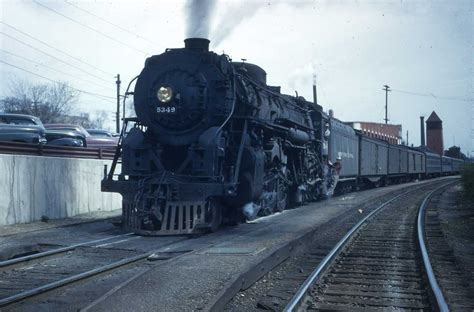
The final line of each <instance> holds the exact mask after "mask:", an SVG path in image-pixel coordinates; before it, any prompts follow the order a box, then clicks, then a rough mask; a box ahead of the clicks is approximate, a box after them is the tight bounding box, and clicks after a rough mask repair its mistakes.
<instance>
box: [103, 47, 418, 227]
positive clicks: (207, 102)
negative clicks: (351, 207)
mask: <svg viewBox="0 0 474 312" xmlns="http://www.w3.org/2000/svg"><path fill="white" fill-rule="evenodd" d="M133 94H134V105H135V111H136V114H137V117H136V118H128V119H127V120H126V121H127V123H128V122H132V123H134V125H133V127H132V128H131V129H130V131H128V133H126V135H125V132H124V131H123V133H122V135H121V138H120V141H119V146H118V149H117V153H116V157H115V159H114V162H113V164H112V168H111V170H110V172H108V173H107V172H106V176H105V178H104V180H103V181H102V190H103V191H108V192H118V193H121V194H122V196H123V215H122V222H123V224H124V226H125V227H126V228H128V229H130V230H133V231H134V232H136V233H139V234H143V235H174V234H191V233H199V232H202V231H214V230H216V229H217V228H218V227H219V226H220V225H221V224H223V223H237V222H240V221H242V220H244V219H253V218H256V217H257V216H260V215H267V214H271V213H274V212H278V211H282V210H284V209H285V208H287V207H289V206H293V205H298V204H301V203H303V202H307V201H313V200H317V199H318V198H322V197H328V196H331V195H332V194H333V193H334V191H335V190H336V186H337V187H338V189H339V190H340V189H342V190H349V189H350V188H352V187H353V186H354V185H356V183H357V182H360V181H361V180H366V181H369V182H370V183H377V181H384V180H385V179H386V178H387V176H388V175H389V171H388V163H389V160H388V159H389V155H388V153H389V149H390V147H389V145H388V143H385V142H382V141H376V140H375V141H374V140H369V139H368V138H364V137H363V136H361V135H359V134H357V133H355V132H354V131H355V130H353V129H352V127H350V126H348V125H346V124H344V123H342V122H341V121H339V120H337V119H335V118H332V117H331V116H328V115H327V114H325V113H324V112H323V110H322V107H321V106H319V105H317V104H315V103H312V102H309V101H306V100H305V99H304V98H303V97H299V96H290V95H286V94H282V93H281V92H280V87H277V86H269V85H267V83H266V73H265V71H264V70H263V69H262V68H260V67H259V66H257V65H254V64H250V63H246V62H232V60H231V59H230V58H229V57H228V56H227V55H225V54H223V55H217V54H216V53H213V52H211V51H209V40H207V39H202V38H190V39H186V40H185V47H184V48H180V49H167V50H166V51H165V52H164V53H163V54H160V55H154V56H152V57H150V58H148V59H147V60H146V62H145V67H144V69H143V70H142V72H141V73H140V75H139V76H138V79H137V82H136V85H135V90H134V92H133ZM124 129H127V127H124ZM362 140H363V141H362ZM367 142H369V143H367ZM367 144H369V145H370V144H375V145H377V146H382V145H383V146H382V147H380V150H383V149H384V148H386V152H387V156H386V161H385V162H386V164H385V166H386V169H385V172H384V171H383V170H382V169H381V166H379V165H376V172H373V170H372V171H371V170H370V168H369V171H368V172H369V174H368V175H367V174H365V175H364V174H363V172H365V171H361V170H360V169H361V164H360V162H361V159H360V158H362V157H359V155H362V154H360V150H359V147H360V146H363V145H364V146H366V145H367ZM367 146H368V145H367ZM397 148H398V149H400V148H401V147H397V146H394V147H393V146H392V149H397ZM378 150H379V147H377V157H381V156H379V153H378ZM406 150H407V158H406V163H407V164H406V167H407V168H408V167H409V164H408V161H409V159H411V158H410V157H409V156H408V150H409V149H408V148H406ZM370 151H372V150H370ZM370 151H369V152H370ZM413 153H415V151H413ZM417 153H418V152H417ZM419 154H422V155H424V154H423V153H422V152H419ZM399 155H401V153H399ZM120 156H121V173H120V174H118V175H116V174H115V170H116V166H117V163H118V160H119V157H120ZM364 157H365V156H364ZM400 157H401V156H400ZM413 159H414V158H413ZM370 161H372V162H373V161H375V159H370ZM402 161H403V160H402V159H401V158H399V160H398V162H399V163H401V162H402ZM418 162H419V165H420V168H419V170H418V171H416V172H415V173H413V172H408V171H407V172H402V171H400V172H396V173H392V176H393V177H399V176H404V177H405V176H410V175H412V176H413V175H418V176H419V175H420V174H422V170H424V169H421V166H422V165H423V164H424V163H422V162H423V160H422V159H421V158H420V160H419V161H418ZM392 163H395V162H394V160H392ZM341 164H342V168H341ZM370 166H371V165H370ZM370 166H369V167H370ZM393 167H395V165H393ZM398 167H399V168H401V167H400V166H398ZM379 168H380V170H379ZM423 168H425V167H423Z"/></svg>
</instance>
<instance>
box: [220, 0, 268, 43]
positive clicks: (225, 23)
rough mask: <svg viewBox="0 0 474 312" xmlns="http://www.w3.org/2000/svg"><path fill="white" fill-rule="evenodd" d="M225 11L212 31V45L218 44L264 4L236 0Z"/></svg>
mask: <svg viewBox="0 0 474 312" xmlns="http://www.w3.org/2000/svg"><path fill="white" fill-rule="evenodd" d="M228 5H229V7H228V8H227V10H226V12H225V13H224V14H223V15H222V17H221V19H220V20H219V22H218V23H217V25H216V28H215V29H214V31H213V32H212V38H211V42H212V45H213V46H218V45H219V44H220V43H221V42H222V41H223V40H224V39H225V38H226V37H228V36H229V35H230V34H231V33H232V32H233V31H234V30H236V29H238V27H237V26H238V25H239V24H240V23H242V22H243V21H244V20H246V19H249V18H251V17H252V16H253V15H255V13H257V11H258V10H259V9H260V8H262V7H263V6H264V5H266V3H265V2H263V3H262V2H260V1H250V2H244V1H242V2H240V1H239V2H237V3H234V4H233V5H232V4H231V3H229V4H228Z"/></svg>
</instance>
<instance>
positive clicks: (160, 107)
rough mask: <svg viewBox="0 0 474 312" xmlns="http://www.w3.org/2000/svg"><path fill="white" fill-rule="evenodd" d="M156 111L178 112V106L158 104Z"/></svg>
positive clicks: (163, 112) (165, 112)
mask: <svg viewBox="0 0 474 312" xmlns="http://www.w3.org/2000/svg"><path fill="white" fill-rule="evenodd" d="M156 112H157V113H159V114H174V113H176V107H174V106H167V107H163V106H158V107H157V108H156Z"/></svg>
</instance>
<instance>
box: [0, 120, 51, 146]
mask: <svg viewBox="0 0 474 312" xmlns="http://www.w3.org/2000/svg"><path fill="white" fill-rule="evenodd" d="M0 140H1V141H10V142H23V143H33V144H45V143H46V142H47V141H46V138H45V129H44V127H43V125H42V124H41V120H39V118H37V117H34V116H29V115H20V114H0Z"/></svg>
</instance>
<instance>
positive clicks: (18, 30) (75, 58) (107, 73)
mask: <svg viewBox="0 0 474 312" xmlns="http://www.w3.org/2000/svg"><path fill="white" fill-rule="evenodd" d="M0 24H3V25H5V26H7V27H10V28H11V29H13V30H15V31H17V32H19V33H20V34H22V35H24V36H26V37H28V38H30V39H33V40H35V41H38V42H39V43H41V44H44V45H45V46H47V47H48V48H50V49H53V50H55V51H57V52H59V53H61V54H64V55H66V56H68V57H70V58H72V59H74V60H76V61H78V62H80V63H82V64H84V65H87V66H89V67H90V68H92V69H94V70H97V71H100V72H102V73H104V74H106V75H108V76H113V75H114V74H113V73H109V72H107V71H105V70H102V69H100V68H98V67H97V66H94V65H92V64H89V63H87V62H85V61H83V60H81V59H80V58H77V57H75V56H73V55H71V54H69V53H67V52H64V51H62V50H60V49H58V48H56V47H54V46H52V45H50V44H48V43H46V42H44V41H42V40H40V39H38V38H36V37H34V36H32V35H30V34H27V33H26V32H24V31H22V30H20V29H18V28H16V27H14V26H12V25H10V24H8V23H5V22H2V21H0Z"/></svg>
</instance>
